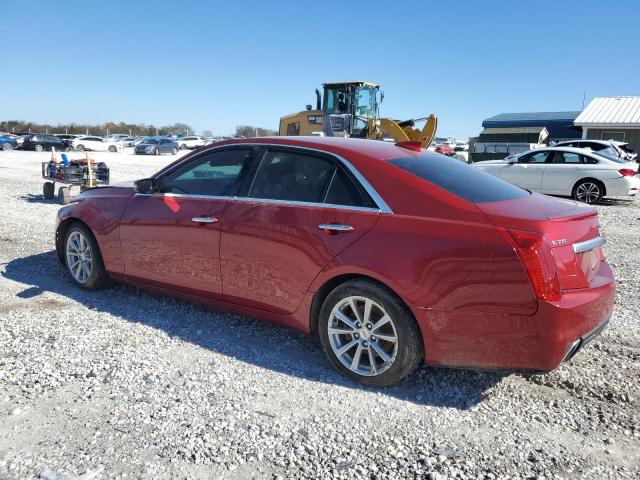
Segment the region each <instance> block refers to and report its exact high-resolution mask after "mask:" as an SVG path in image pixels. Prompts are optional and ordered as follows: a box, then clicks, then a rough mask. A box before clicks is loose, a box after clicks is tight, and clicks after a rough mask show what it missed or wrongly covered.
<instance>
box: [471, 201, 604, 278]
mask: <svg viewBox="0 0 640 480" xmlns="http://www.w3.org/2000/svg"><path fill="white" fill-rule="evenodd" d="M477 206H478V208H480V209H481V210H482V211H483V212H484V213H485V214H486V215H487V216H488V217H489V219H490V220H491V221H492V222H493V223H494V224H495V225H496V226H498V227H503V228H506V229H515V230H522V231H529V232H538V233H541V234H542V235H543V236H544V237H545V240H546V242H547V244H548V245H549V247H550V248H551V253H552V255H553V258H554V261H555V265H556V267H557V272H558V280H559V282H560V288H561V289H562V290H570V289H577V288H588V287H589V285H590V283H591V281H592V280H593V279H594V278H595V276H596V275H597V272H598V270H599V267H600V264H601V262H602V261H604V255H603V253H602V244H603V243H604V239H603V238H602V237H601V236H600V230H599V223H598V219H597V215H598V212H597V211H596V210H595V209H594V208H593V207H591V206H589V205H586V204H584V203H578V202H574V201H573V200H564V199H557V198H551V197H547V196H545V195H540V194H537V193H533V194H531V195H529V196H527V197H523V198H518V199H515V200H507V201H503V202H487V203H479V204H477Z"/></svg>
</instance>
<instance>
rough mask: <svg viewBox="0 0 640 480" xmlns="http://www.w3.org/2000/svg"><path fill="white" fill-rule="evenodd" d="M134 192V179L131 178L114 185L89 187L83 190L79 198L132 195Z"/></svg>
mask: <svg viewBox="0 0 640 480" xmlns="http://www.w3.org/2000/svg"><path fill="white" fill-rule="evenodd" d="M134 193H135V190H134V188H133V180H130V181H126V182H118V183H114V184H112V185H101V186H99V187H94V188H89V189H87V190H85V191H84V192H82V193H81V194H80V197H79V198H81V199H85V198H87V199H88V198H96V197H102V198H104V197H111V198H112V197H130V196H131V195H133V194H134Z"/></svg>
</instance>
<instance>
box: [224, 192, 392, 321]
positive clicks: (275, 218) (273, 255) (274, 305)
mask: <svg viewBox="0 0 640 480" xmlns="http://www.w3.org/2000/svg"><path fill="white" fill-rule="evenodd" d="M378 215H379V213H378V212H374V211H372V212H368V211H366V212H360V211H347V210H340V209H332V208H326V207H321V206H303V205H290V204H280V203H275V202H262V201H248V200H243V201H236V202H234V204H233V206H230V208H229V209H228V210H227V211H225V218H224V222H223V224H222V239H221V245H220V258H221V269H222V282H223V292H224V296H225V299H226V300H228V301H231V302H234V303H238V304H242V305H246V306H250V307H254V308H260V309H263V310H268V311H272V312H276V313H281V314H287V313H293V312H295V311H296V310H297V308H298V307H299V306H300V303H301V302H302V299H303V297H304V295H305V293H306V292H307V290H308V288H309V286H310V285H311V283H312V281H313V279H314V278H315V277H316V276H317V275H318V273H319V272H320V271H321V270H322V268H323V267H324V266H325V265H326V264H327V263H328V262H329V261H330V260H331V259H332V258H333V257H335V256H336V255H337V254H338V253H339V252H340V251H342V250H343V249H344V248H346V247H347V246H348V245H349V244H351V243H353V242H354V241H356V240H357V239H358V238H360V237H361V236H362V235H363V234H364V233H366V232H367V231H368V230H369V229H370V228H371V227H372V226H373V225H374V223H375V221H376V219H377V218H378ZM330 223H336V224H340V225H348V226H351V227H353V230H351V231H349V232H342V233H330V232H327V231H324V230H321V229H320V228H318V226H319V225H322V224H330Z"/></svg>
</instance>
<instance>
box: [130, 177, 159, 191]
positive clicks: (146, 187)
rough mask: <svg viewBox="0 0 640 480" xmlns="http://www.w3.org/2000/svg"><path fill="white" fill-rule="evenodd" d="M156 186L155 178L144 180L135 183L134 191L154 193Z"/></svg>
mask: <svg viewBox="0 0 640 480" xmlns="http://www.w3.org/2000/svg"><path fill="white" fill-rule="evenodd" d="M154 186H155V185H154V182H153V178H143V179H142V180H136V181H135V182H133V189H134V190H135V191H136V193H153V191H154Z"/></svg>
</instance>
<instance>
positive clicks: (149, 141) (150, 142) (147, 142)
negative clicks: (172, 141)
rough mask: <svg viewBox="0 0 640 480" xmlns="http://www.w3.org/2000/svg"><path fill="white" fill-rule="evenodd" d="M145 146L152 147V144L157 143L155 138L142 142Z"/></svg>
mask: <svg viewBox="0 0 640 480" xmlns="http://www.w3.org/2000/svg"><path fill="white" fill-rule="evenodd" d="M142 143H144V144H145V145H153V144H154V143H158V140H157V139H155V138H147V139H146V140H145V141H144V142H142Z"/></svg>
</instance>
